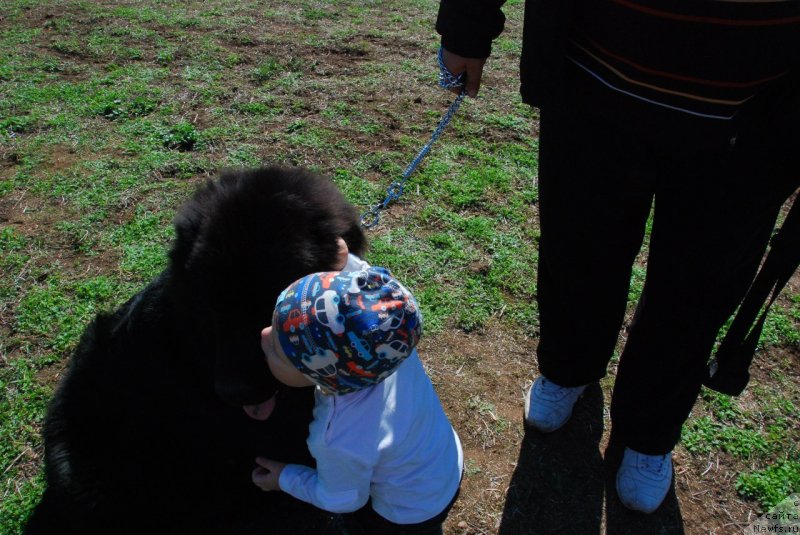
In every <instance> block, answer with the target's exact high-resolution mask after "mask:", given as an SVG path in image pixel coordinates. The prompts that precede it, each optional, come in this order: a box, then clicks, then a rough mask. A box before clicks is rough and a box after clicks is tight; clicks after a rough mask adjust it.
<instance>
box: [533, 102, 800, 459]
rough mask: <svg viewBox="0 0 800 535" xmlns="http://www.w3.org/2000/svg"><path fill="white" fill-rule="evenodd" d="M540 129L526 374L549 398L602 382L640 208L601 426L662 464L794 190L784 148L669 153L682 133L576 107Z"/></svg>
mask: <svg viewBox="0 0 800 535" xmlns="http://www.w3.org/2000/svg"><path fill="white" fill-rule="evenodd" d="M540 126H541V137H540V160H539V188H540V192H539V193H540V224H541V240H540V244H539V246H540V249H539V271H538V304H539V311H540V321H541V338H540V343H539V347H538V350H537V354H538V360H539V368H540V371H541V373H542V374H543V375H545V376H546V377H547V378H549V379H550V380H552V381H553V382H555V383H557V384H560V385H562V386H577V385H582V384H586V383H589V382H592V381H596V380H598V379H600V378H602V377H603V376H604V375H605V373H606V367H607V365H608V362H609V360H610V358H611V356H612V353H613V350H614V347H615V345H616V343H617V338H618V336H619V331H620V327H621V324H622V321H623V319H624V314H625V310H626V305H627V301H628V292H629V281H630V277H631V272H632V265H633V263H634V260H635V258H636V256H637V253H638V252H639V250H640V247H641V245H642V241H643V238H644V236H645V229H646V226H647V225H648V215H649V214H650V209H651V206H653V205H654V212H653V213H654V216H653V221H652V231H651V234H650V242H649V255H648V257H647V273H646V282H645V285H644V290H643V294H642V296H641V298H640V300H639V303H638V307H637V312H636V314H635V318H634V322H633V325H632V327H631V329H630V331H629V333H628V336H627V341H626V343H625V348H624V351H623V353H622V355H621V358H620V362H619V368H618V371H617V377H616V384H615V386H614V392H613V395H612V402H611V418H612V425H613V427H614V432H615V434H617V433H619V435H621V437H622V438H623V439H624V441H625V443H626V445H627V446H629V447H631V448H633V449H635V450H637V451H640V452H642V453H647V454H652V455H656V454H662V453H666V452H668V451H671V450H672V448H673V447H674V446H675V444H676V443H677V441H678V440H679V438H680V430H681V426H682V424H683V422H684V421H685V420H686V419H687V417H688V415H689V412H690V410H691V408H692V405H693V404H694V402H695V400H696V398H697V396H698V393H699V391H700V385H701V381H702V379H703V377H704V375H705V373H706V371H705V370H706V364H707V362H708V358H709V355H710V352H711V350H712V348H713V344H714V341H715V338H716V335H717V333H718V331H719V329H720V327H721V326H722V325H723V324H724V323H725V321H726V320H727V319H728V318H729V317H730V315H731V314H732V313H733V311H734V310H735V309H736V307H737V305H738V303H739V302H740V300H741V298H742V297H743V296H744V294H745V292H746V291H747V288H748V286H749V284H750V283H751V281H752V279H753V277H754V274H755V272H756V270H757V267H758V264H759V261H760V259H761V256H762V254H763V252H764V251H765V249H766V246H767V244H768V241H769V238H770V236H771V233H772V230H773V227H774V225H775V221H776V218H777V215H778V213H779V209H780V206H781V205H782V203H783V202H784V201H785V200H786V199H787V197H788V196H789V195H790V194H791V193H792V191H793V190H794V188H796V187H797V183H798V180H797V179H798V168H800V166H799V165H798V160H797V157H796V156H790V154H792V153H795V152H796V151H797V148H794V149H790V150H786V149H787V145H791V144H787V143H786V140H784V139H781V140H778V141H776V143H771V142H769V140H767V142H765V140H764V139H763V137H757V136H747V135H744V136H740V138H739V139H737V140H736V141H735V143H732V144H730V145H729V144H728V143H722V144H718V145H717V146H709V147H702V148H699V147H698V145H697V144H693V143H682V142H681V140H682V139H683V138H684V137H686V136H687V135H689V134H691V132H686V131H681V129H680V128H677V127H670V126H669V125H662V124H652V125H641V127H637V126H636V125H635V124H631V123H628V124H625V121H624V120H619V121H616V122H611V121H609V119H608V117H601V116H599V115H597V114H595V113H594V112H593V110H592V107H591V106H588V105H587V106H583V107H581V106H576V107H573V108H570V109H569V110H566V109H564V110H549V109H545V110H542V115H541V125H540Z"/></svg>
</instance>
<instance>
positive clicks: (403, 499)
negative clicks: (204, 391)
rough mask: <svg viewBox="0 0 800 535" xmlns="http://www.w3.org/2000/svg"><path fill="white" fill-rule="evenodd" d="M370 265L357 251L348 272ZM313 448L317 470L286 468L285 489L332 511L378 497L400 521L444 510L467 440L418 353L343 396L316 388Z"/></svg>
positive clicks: (384, 512) (376, 502) (383, 509)
mask: <svg viewBox="0 0 800 535" xmlns="http://www.w3.org/2000/svg"><path fill="white" fill-rule="evenodd" d="M356 262H359V263H360V265H364V264H365V263H364V262H363V261H361V260H360V259H358V258H357V257H353V256H352V255H351V261H349V262H348V266H347V267H346V269H348V270H353V269H358V267H356ZM315 399H316V403H315V406H314V419H313V421H312V422H311V424H309V435H308V440H307V443H308V448H309V451H310V452H311V455H312V456H313V457H314V459H315V460H316V461H317V468H316V469H313V468H309V467H307V466H301V465H296V464H290V465H287V466H286V467H285V468H284V469H283V471H282V472H281V476H280V480H279V484H280V488H281V490H283V491H285V492H287V493H289V494H291V495H292V496H294V497H295V498H298V499H300V500H303V501H305V502H308V503H311V504H313V505H315V506H317V507H319V508H320V509H324V510H326V511H330V512H334V513H345V512H351V511H355V510H357V509H359V508H361V507H362V506H364V504H366V503H367V500H368V499H369V498H370V497H371V498H372V507H373V509H375V511H376V512H377V513H378V514H380V515H381V516H383V517H384V518H386V519H387V520H389V521H391V522H395V523H397V524H415V523H418V522H424V521H425V520H428V519H430V518H433V517H434V516H436V515H438V514H439V513H440V512H442V511H443V510H444V508H445V507H446V506H447V505H448V504H449V503H450V501H451V500H452V499H453V497H454V496H455V493H456V490H457V489H458V486H459V483H460V480H461V473H462V469H463V465H464V458H463V453H462V450H461V443H460V441H459V439H458V435H457V434H456V432H455V430H454V429H453V426H452V425H451V424H450V422H449V420H448V419H447V416H446V415H445V413H444V409H443V408H442V405H441V402H440V401H439V398H438V396H437V395H436V392H435V390H434V388H433V385H432V384H431V381H430V378H428V375H427V374H426V373H425V370H424V368H423V367H422V363H421V362H420V360H419V356H418V355H417V352H416V351H413V352H412V353H411V355H409V357H408V358H407V359H406V360H405V361H404V362H403V363H402V364H400V366H399V367H398V369H397V371H395V373H393V374H392V375H390V376H389V377H387V378H386V379H385V380H384V381H382V382H381V383H379V384H377V385H375V386H371V387H368V388H365V389H363V390H359V391H357V392H353V393H350V394H342V395H329V394H325V393H323V391H322V390H321V389H320V388H319V387H317V389H316V391H315Z"/></svg>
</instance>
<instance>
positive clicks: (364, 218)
mask: <svg viewBox="0 0 800 535" xmlns="http://www.w3.org/2000/svg"><path fill="white" fill-rule="evenodd" d="M442 50H443V49H442V48H441V47H439V53H438V55H437V59H438V62H439V87H441V88H443V89H452V88H455V87H461V92H460V93H459V94H458V96H457V97H456V98H455V100H453V102H452V103H451V104H450V107H449V108H448V109H447V111H446V112H445V114H444V115H443V116H442V118H441V120H440V121H439V124H438V125H437V127H436V129H435V130H434V131H433V134H431V138H430V139H429V140H428V142H427V143H426V144H425V145H424V146H423V147H422V149H420V151H419V152H418V153H417V155H416V156H415V157H414V159H413V160H411V163H410V164H408V167H406V169H405V171H403V174H402V178H401V179H400V180H395V181H394V182H392V183H391V184H390V185H389V187H388V188H387V190H386V197H384V199H383V200H382V201H381V202H379V203H378V204H376V205H375V206H373V207H372V208H370V209H369V210H367V211H366V212H364V213H363V214H362V215H361V226H362V227H364V228H366V229H372V228H375V227H376V226H378V223H379V222H380V219H381V211H382V210H385V209H386V208H387V207H388V206H389V205H390V204H391V203H393V202H394V201H396V200H397V199H399V198H400V196H401V195H402V194H403V190H404V189H405V184H406V181H407V180H408V177H410V176H411V174H412V173H413V172H414V171H415V170H416V169H417V167H418V166H419V164H420V163H421V162H422V160H423V159H424V158H425V156H426V155H427V154H428V152H430V150H431V146H432V145H433V144H434V143H435V142H436V140H437V139H439V137H440V136H441V135H442V132H443V131H444V129H445V128H447V125H448V124H450V120H451V119H452V118H453V116H454V115H455V114H456V112H457V111H458V108H459V107H460V106H461V103H462V102H463V101H464V98H465V97H466V96H467V89H466V87H465V82H466V73H461V74H459V75H458V76H456V75H455V74H453V73H451V72H450V70H449V69H448V68H447V67H445V65H444V57H443V55H442Z"/></svg>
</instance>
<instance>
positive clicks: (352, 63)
mask: <svg viewBox="0 0 800 535" xmlns="http://www.w3.org/2000/svg"><path fill="white" fill-rule="evenodd" d="M522 4H523V2H522V1H521V0H509V2H507V4H506V13H507V15H508V19H509V20H508V24H507V30H506V32H505V34H504V35H503V36H502V37H501V38H500V39H499V40H498V42H497V43H496V45H495V53H494V57H493V59H492V60H491V62H490V63H489V66H488V68H487V69H488V70H487V73H486V79H485V82H484V89H483V92H482V96H481V98H480V99H479V100H477V101H468V102H467V103H465V105H464V106H463V107H462V111H461V112H459V115H458V116H457V117H456V118H455V120H454V121H453V124H452V126H451V127H450V128H449V129H448V130H447V132H446V133H445V135H444V137H443V138H442V140H440V142H439V143H438V144H437V145H436V146H435V147H434V149H433V151H432V153H431V154H430V156H429V157H428V159H427V160H426V162H425V163H424V165H423V168H422V169H421V170H420V171H419V172H418V173H417V174H415V175H414V176H413V178H412V181H411V183H410V186H409V187H408V189H407V192H406V194H405V195H404V198H403V200H402V202H401V203H399V204H397V205H395V206H393V207H392V208H391V209H390V210H389V212H388V213H387V214H386V215H385V216H384V219H383V222H382V225H381V227H380V228H379V229H378V230H376V231H375V232H373V233H372V234H371V239H372V242H371V250H370V253H369V254H368V255H367V259H368V260H370V261H372V262H377V263H381V264H385V265H387V266H389V267H391V268H392V269H393V270H394V271H395V272H397V273H398V274H399V276H400V277H401V278H402V279H403V280H404V281H406V282H407V284H408V285H409V286H410V287H412V288H413V289H414V290H415V291H416V293H417V295H418V298H419V300H420V302H421V304H422V307H423V309H424V313H425V316H426V320H427V328H428V329H427V335H426V339H425V342H424V344H423V347H422V349H423V358H424V360H425V361H426V365H427V367H428V369H429V371H430V373H431V376H432V378H433V380H434V382H435V384H436V385H437V388H438V389H439V392H440V395H441V397H442V400H443V403H444V404H445V406H446V409H447V411H448V414H449V415H450V416H451V418H452V420H453V422H454V425H455V426H456V428H457V429H458V431H459V434H460V435H461V437H462V439H463V442H464V446H465V450H466V459H467V460H466V463H467V464H466V477H465V482H464V490H463V492H462V496H461V498H460V500H459V502H458V504H457V505H456V508H455V509H454V511H453V513H452V514H451V517H450V519H449V520H448V523H447V525H446V528H447V532H448V533H497V532H501V533H508V534H515V533H540V532H550V531H562V530H566V529H569V528H573V529H575V530H580V531H581V532H588V533H593V532H599V531H603V530H605V531H607V532H609V533H626V532H640V531H645V532H656V533H657V532H664V533H671V532H676V531H686V532H689V533H706V532H714V533H733V532H738V530H739V529H740V528H742V527H744V526H745V525H747V524H748V523H749V522H750V521H752V520H753V519H755V517H756V516H757V515H758V514H760V513H761V512H763V511H764V510H766V509H767V508H769V506H771V505H773V504H775V503H777V502H778V501H779V500H781V499H782V498H783V497H785V496H786V495H788V494H790V493H792V492H800V446H799V445H798V444H800V441H798V439H800V425H799V424H800V388H799V387H798V375H799V372H798V359H799V358H800V283H798V280H797V278H795V280H794V281H793V282H792V284H791V285H790V288H789V289H788V290H787V291H786V292H785V293H784V295H783V297H782V298H781V300H780V303H779V306H777V307H776V309H775V310H774V312H773V313H772V316H771V318H770V321H769V325H768V328H767V332H766V333H765V336H764V339H763V342H762V345H763V348H762V350H761V352H760V354H759V356H758V359H757V362H756V364H755V365H754V369H753V375H754V379H753V381H752V383H751V386H750V387H749V388H748V390H747V392H746V393H745V394H744V395H743V396H742V397H740V398H738V399H731V398H727V397H724V396H719V395H716V394H714V393H712V392H704V393H703V395H702V399H701V400H700V402H699V403H698V404H697V406H696V408H695V411H694V413H693V416H692V418H691V420H690V421H689V422H688V424H687V426H686V428H685V432H684V435H683V441H682V444H681V445H680V446H679V447H678V449H677V450H676V485H675V488H674V492H671V493H670V496H669V497H668V499H667V503H666V505H665V507H663V508H662V509H661V510H660V511H659V512H658V513H656V514H655V515H653V516H651V517H642V516H640V515H633V514H630V513H628V512H626V511H625V510H624V509H623V508H622V507H621V506H620V505H619V502H618V500H617V499H616V497H615V495H614V491H613V480H612V478H613V470H608V469H606V468H605V464H612V465H613V461H612V459H613V458H614V456H615V455H616V454H617V453H615V451H616V450H615V448H614V444H613V442H612V443H609V429H608V428H609V422H608V418H607V412H606V411H605V410H604V408H603V407H606V406H607V405H608V398H609V392H610V387H611V385H612V384H613V379H614V364H613V363H612V366H611V369H610V374H609V377H608V378H606V379H605V380H603V381H602V382H601V385H600V386H599V387H597V388H595V389H593V390H590V392H589V395H588V396H587V397H586V399H585V400H584V401H583V402H582V403H581V405H579V406H578V408H577V409H576V414H575V422H573V424H571V425H570V426H569V427H568V428H567V429H565V430H564V431H562V432H559V433H558V434H556V435H555V436H550V437H542V436H537V435H531V434H526V433H525V431H524V429H523V427H522V425H521V413H522V394H523V392H524V390H525V389H526V388H527V386H528V385H529V384H530V381H531V379H532V378H533V376H534V372H535V367H536V365H535V360H534V358H533V351H534V348H535V346H536V338H537V321H536V308H535V304H534V303H535V301H534V297H535V293H536V287H535V259H536V242H537V238H538V229H537V226H536V223H535V221H536V213H537V189H536V158H537V142H536V127H537V116H536V113H535V111H532V110H530V109H529V108H527V107H526V106H524V105H523V104H522V103H521V102H520V100H519V97H518V95H517V87H516V84H517V82H516V64H517V62H518V58H519V52H520V45H519V43H520V35H521V15H522V7H523V6H522ZM435 12H436V2H435V1H434V0H407V1H404V2H377V1H375V0H368V1H356V0H337V1H335V2H316V1H312V0H291V1H287V2H264V1H261V2H258V1H247V0H244V1H242V0H236V1H233V0H215V1H214V2H200V1H193V0H186V1H183V2H157V1H155V0H137V1H132V0H129V1H107V2H97V3H95V2H90V1H88V0H61V1H55V0H37V1H35V2H34V1H33V0H6V1H5V2H4V3H3V5H2V7H0V32H1V33H0V50H2V51H3V52H2V55H0V358H1V359H2V360H0V387H1V390H2V397H0V424H1V427H0V474H2V477H1V478H0V493H1V497H0V502H1V503H2V505H0V534H2V535H6V534H15V533H19V532H20V526H21V525H22V523H23V522H24V519H25V518H26V515H27V514H28V512H29V511H30V509H31V507H32V505H33V504H34V503H35V502H36V500H37V499H38V496H39V495H40V493H41V491H42V476H41V460H42V453H43V451H42V444H41V440H40V438H39V431H40V426H41V421H42V417H43V414H44V412H45V409H46V405H47V400H48V398H49V396H50V395H51V393H52V391H53V388H54V386H55V384H56V383H57V381H58V379H59V376H60V374H61V372H62V370H63V368H64V363H65V360H66V359H67V358H68V356H69V354H70V350H71V348H72V347H74V345H75V343H76V341H77V338H78V336H79V335H80V333H81V331H82V329H83V328H84V326H85V325H86V323H87V322H88V321H89V319H90V318H91V317H92V315H93V314H95V313H96V312H97V311H99V310H104V309H109V308H113V307H114V306H116V305H118V304H120V303H121V302H123V301H124V300H126V299H127V298H128V297H129V296H130V295H132V294H133V293H135V292H136V291H137V290H138V289H139V288H141V287H142V286H143V284H144V283H145V282H146V281H148V280H149V279H150V278H151V277H153V276H154V275H155V274H156V273H158V271H159V270H160V269H161V268H162V267H163V266H164V264H165V258H166V257H165V250H166V247H167V246H168V244H169V240H170V237H171V235H172V234H171V233H172V231H171V226H170V224H171V218H172V216H173V213H174V210H175V208H176V206H177V205H178V204H179V203H180V202H181V200H182V199H184V198H185V197H186V196H187V195H188V194H189V192H190V191H191V190H192V189H193V188H194V187H195V186H196V185H197V184H198V183H199V182H200V181H202V180H204V179H206V178H207V177H209V176H213V174H214V173H215V172H216V170H217V169H219V168H222V167H228V166H252V165H258V164H260V163H264V162H268V163H282V164H292V165H303V166H307V167H311V168H313V169H315V170H318V171H320V172H322V173H325V174H328V175H330V176H332V177H334V179H335V180H336V182H337V183H338V184H339V186H340V187H341V188H342V189H343V190H344V191H345V193H346V194H347V196H348V197H349V199H350V200H351V201H352V202H354V203H356V204H357V205H359V206H363V207H366V206H367V205H369V204H371V203H374V202H376V201H377V200H378V199H379V198H380V197H381V194H382V192H383V190H384V188H385V186H386V185H387V184H388V183H389V182H390V181H391V180H393V179H394V178H396V177H398V176H399V173H400V172H401V171H402V169H403V168H404V167H405V165H406V164H407V163H408V162H409V161H410V159H411V158H412V157H413V155H414V154H415V153H416V151H417V150H418V148H419V147H420V146H421V145H422V144H423V143H424V142H425V141H426V139H427V137H428V135H429V133H430V131H431V130H432V129H433V127H434V126H435V124H436V122H437V120H438V118H439V116H440V115H441V113H442V112H443V111H444V109H445V108H446V106H447V104H448V102H449V100H450V98H449V97H450V95H449V94H448V93H445V92H443V91H441V90H438V89H437V88H436V87H435V80H436V73H435V63H434V59H433V58H434V53H435V50H436V48H437V39H436V37H435V35H434V32H433V29H432V26H433V21H434V18H435ZM643 275H644V256H642V260H641V262H640V265H639V266H638V267H637V269H636V270H635V273H634V277H633V280H632V287H631V295H630V299H631V303H633V302H635V300H636V298H637V297H638V295H639V292H640V291H641V285H642V279H643ZM443 286H446V287H447V288H448V296H447V298H444V297H443V296H442V295H440V292H439V289H440V288H441V287H443ZM460 303H469V306H463V305H460ZM454 304H455V306H454ZM575 305H576V307H579V306H580V303H576V304H575ZM623 341H624V332H623V333H622V336H621V340H620V342H621V343H622V342H623ZM604 457H605V458H606V463H604V461H603V458H604Z"/></svg>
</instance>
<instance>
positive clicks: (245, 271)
mask: <svg viewBox="0 0 800 535" xmlns="http://www.w3.org/2000/svg"><path fill="white" fill-rule="evenodd" d="M175 229H176V238H175V242H174V244H173V246H172V250H171V251H170V255H169V256H170V261H169V266H168V267H167V269H165V270H164V272H163V273H162V274H161V275H160V276H159V277H158V278H156V280H154V281H153V282H152V283H150V285H149V286H147V287H146V288H145V289H144V290H142V291H141V292H139V293H138V294H137V295H136V296H134V297H133V298H132V299H131V300H130V301H128V302H127V303H125V304H124V305H123V306H122V307H120V308H119V310H117V311H115V312H113V313H111V314H107V315H100V316H98V317H97V318H96V319H95V320H94V322H93V323H92V324H91V325H90V326H89V327H88V328H87V330H86V332H85V333H84V335H83V338H82V339H81V342H80V344H79V346H78V348H77V349H76V351H75V354H74V356H73V357H72V360H71V362H70V365H69V369H68V371H67V373H66V374H65V376H64V378H63V380H62V381H61V384H60V386H59V387H58V390H57V391H56V394H55V396H54V399H53V401H52V403H51V405H50V409H49V412H48V414H47V418H46V422H45V426H44V441H45V470H46V474H47V489H46V491H45V493H44V496H43V498H42V501H41V503H40V504H39V505H38V506H37V508H36V509H35V511H34V513H33V515H32V517H31V519H30V521H29V523H28V526H27V530H26V533H27V534H28V535H38V534H72V533H75V534H78V533H80V534H87V533H88V534H100V533H102V534H104V535H105V534H107V535H115V534H128V533H130V534H133V533H136V534H137V535H138V534H143V533H165V534H167V533H169V534H177V535H181V534H205V533H208V534H217V533H218V534H225V535H228V534H237V533H248V534H249V533H259V534H265V533H292V534H293V535H298V534H302V533H319V532H321V531H323V530H324V528H325V526H326V525H327V521H328V518H327V516H326V515H325V514H324V513H322V512H320V511H318V510H315V509H313V508H311V507H310V506H307V505H305V504H301V503H299V502H297V501H295V500H293V499H291V498H289V497H287V496H286V495H284V494H283V493H264V492H262V491H261V490H259V489H257V488H256V487H255V486H254V485H253V484H252V483H251V481H250V473H251V471H252V469H253V468H254V459H255V457H256V456H257V455H262V456H264V457H269V458H274V459H281V460H284V461H288V462H300V463H306V464H310V463H311V458H310V456H309V453H308V450H307V448H306V444H305V439H306V437H307V434H308V423H309V421H310V420H311V411H312V408H313V392H312V391H311V389H308V388H306V389H280V388H279V386H280V385H279V383H277V381H275V379H274V378H273V377H272V376H271V375H270V372H269V369H268V367H267V365H266V363H265V361H264V357H263V355H262V353H261V348H260V331H261V329H262V328H263V327H264V326H266V325H268V324H269V323H270V314H271V312H272V308H273V306H274V304H275V300H276V298H277V296H278V294H279V293H280V291H281V290H282V289H283V288H284V287H285V286H287V285H288V284H290V283H291V282H292V281H294V280H295V279H297V278H299V277H301V276H303V275H305V274H308V273H312V272H315V271H324V270H330V269H333V267H334V265H335V261H336V257H337V252H338V250H337V248H338V245H337V238H338V237H342V238H343V239H344V240H345V242H346V243H347V245H348V248H349V250H350V251H351V252H354V253H356V254H360V253H363V250H364V248H365V245H366V243H365V238H364V235H363V233H362V231H361V229H360V227H359V221H358V215H357V213H356V211H355V209H354V208H353V206H352V205H350V204H349V203H348V202H347V201H346V200H345V199H344V198H343V197H342V195H341V193H340V192H339V190H338V189H337V188H336V186H335V185H334V184H333V183H332V182H330V181H329V180H328V179H325V178H321V177H318V176H315V175H313V174H311V173H308V172H305V171H302V170H297V169H283V168H265V169H257V170H248V171H229V172H225V173H223V174H222V176H221V177H220V178H219V179H218V180H216V181H213V182H208V183H207V184H205V185H204V186H203V187H201V188H200V189H199V190H198V191H197V192H196V193H195V195H194V197H193V198H192V199H191V200H189V201H188V202H187V203H186V204H185V205H184V206H183V207H182V208H181V209H180V211H179V212H178V215H177V217H176V219H175ZM273 395H276V396H277V397H276V400H277V402H276V404H275V408H274V411H273V412H272V415H271V416H270V417H269V418H268V419H267V420H265V421H256V420H254V419H251V418H249V417H248V416H247V415H246V414H245V412H244V411H243V410H242V406H244V405H257V404H261V403H263V402H265V401H266V400H268V399H270V398H272V397H273Z"/></svg>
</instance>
